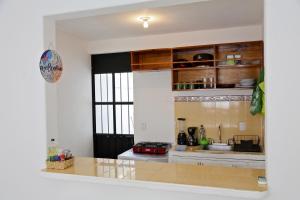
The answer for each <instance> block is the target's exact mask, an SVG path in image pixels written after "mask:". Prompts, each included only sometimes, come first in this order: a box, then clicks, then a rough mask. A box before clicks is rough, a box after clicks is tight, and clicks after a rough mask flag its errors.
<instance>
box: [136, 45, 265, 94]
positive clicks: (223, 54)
mask: <svg viewBox="0 0 300 200" xmlns="http://www.w3.org/2000/svg"><path fill="white" fill-rule="evenodd" d="M199 53H209V54H211V55H213V59H212V60H205V61H194V60H193V56H194V55H196V54H199ZM227 55H239V56H240V58H234V59H233V61H234V63H233V64H232V63H231V64H229V63H228V62H227V61H228V60H227ZM131 60H132V61H131V62H132V63H131V66H132V70H133V71H148V70H166V69H168V70H171V72H172V84H171V85H172V90H174V91H177V89H176V87H177V85H178V83H180V84H192V85H193V84H198V85H199V84H201V82H200V81H201V80H203V78H206V79H207V81H208V80H209V79H210V78H212V79H213V86H214V87H213V88H209V89H226V88H220V87H218V85H224V84H231V85H235V84H238V83H239V82H240V80H241V79H246V78H254V79H257V78H258V76H259V73H260V70H261V69H262V68H263V63H264V55H263V42H262V41H250V42H237V43H224V44H212V45H198V46H187V47H176V48H164V49H150V50H142V51H133V52H131ZM179 66H180V67H179ZM196 81H197V83H196ZM207 84H210V82H207ZM207 89H208V88H207ZM228 89H235V88H234V87H232V88H228ZM236 89H243V88H236ZM185 90H187V91H189V90H204V89H203V88H201V89H199V88H197V89H185ZM180 91H182V90H180Z"/></svg>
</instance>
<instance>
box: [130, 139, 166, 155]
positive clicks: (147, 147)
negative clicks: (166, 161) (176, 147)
mask: <svg viewBox="0 0 300 200" xmlns="http://www.w3.org/2000/svg"><path fill="white" fill-rule="evenodd" d="M170 147H171V144H169V143H164V142H139V143H137V144H135V145H134V146H133V152H134V153H147V154H166V153H167V152H168V151H169V148H170Z"/></svg>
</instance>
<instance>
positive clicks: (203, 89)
mask: <svg viewBox="0 0 300 200" xmlns="http://www.w3.org/2000/svg"><path fill="white" fill-rule="evenodd" d="M207 90H212V91H214V90H253V88H201V89H186V90H176V89H173V90H172V91H173V92H185V91H207Z"/></svg>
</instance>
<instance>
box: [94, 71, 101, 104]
mask: <svg viewBox="0 0 300 200" xmlns="http://www.w3.org/2000/svg"><path fill="white" fill-rule="evenodd" d="M94 79H95V80H94V81H95V101H96V102H100V101H101V89H100V74H95V76H94Z"/></svg>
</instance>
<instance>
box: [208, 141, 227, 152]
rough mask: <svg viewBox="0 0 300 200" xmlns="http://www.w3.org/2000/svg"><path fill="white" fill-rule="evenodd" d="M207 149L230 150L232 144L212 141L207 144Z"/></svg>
mask: <svg viewBox="0 0 300 200" xmlns="http://www.w3.org/2000/svg"><path fill="white" fill-rule="evenodd" d="M208 149H209V150H211V151H232V146H231V145H228V144H226V143H213V144H211V145H208Z"/></svg>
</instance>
